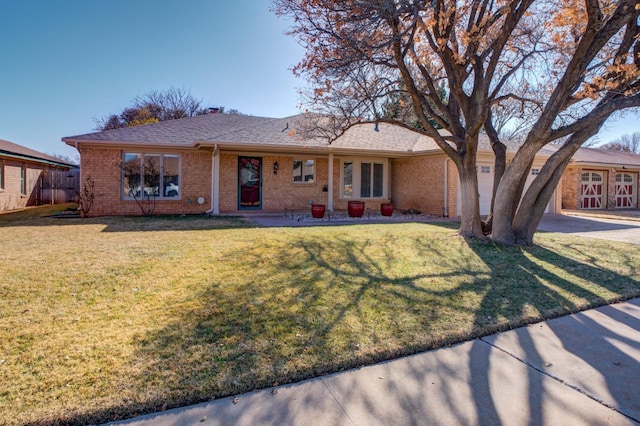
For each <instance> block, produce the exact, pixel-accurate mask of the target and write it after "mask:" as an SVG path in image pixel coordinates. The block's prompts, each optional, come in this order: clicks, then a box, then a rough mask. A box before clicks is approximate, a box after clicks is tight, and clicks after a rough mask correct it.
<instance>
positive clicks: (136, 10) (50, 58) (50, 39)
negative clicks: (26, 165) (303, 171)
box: [0, 0, 640, 158]
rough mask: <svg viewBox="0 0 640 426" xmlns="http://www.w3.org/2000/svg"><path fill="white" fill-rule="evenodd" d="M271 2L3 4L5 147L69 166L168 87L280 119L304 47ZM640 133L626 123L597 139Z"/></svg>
mask: <svg viewBox="0 0 640 426" xmlns="http://www.w3.org/2000/svg"><path fill="white" fill-rule="evenodd" d="M269 8H270V2H269V0H229V1H220V0H187V1H175V0H171V1H169V0H135V1H132V0H104V1H99V0H0V17H2V24H1V25H0V58H1V60H0V139H5V140H9V141H11V142H15V143H18V144H21V145H25V146H28V147H30V148H33V149H36V150H38V151H42V152H45V153H50V154H51V153H58V154H63V155H68V156H70V157H71V158H75V156H76V155H77V152H76V151H75V149H73V148H71V147H68V146H66V145H65V144H63V143H62V142H61V141H60V139H61V138H62V137H64V136H72V135H77V134H82V133H88V132H91V131H93V130H94V128H95V122H94V118H100V117H103V116H105V115H108V114H111V113H119V112H121V111H122V109H123V108H125V107H126V106H128V104H129V102H130V101H131V99H133V98H134V97H136V96H138V95H142V94H144V93H146V92H148V91H150V90H166V89H168V88H169V87H171V86H174V87H177V88H182V89H185V90H188V91H190V92H191V93H192V94H193V95H194V96H195V97H197V98H201V99H202V100H203V106H206V107H208V106H224V107H225V108H227V109H230V108H234V109H237V110H239V111H240V112H243V113H246V114H252V115H256V116H268V117H285V116H289V115H293V114H296V113H298V112H299V111H298V109H297V104H298V96H297V88H298V87H301V86H303V85H304V81H302V80H300V79H297V78H295V77H294V76H293V75H292V74H291V71H290V68H291V67H292V66H293V65H295V64H296V63H297V62H298V61H299V60H300V59H301V58H302V55H303V50H302V48H301V47H300V46H299V45H298V44H297V43H296V42H295V41H294V40H293V39H292V38H291V37H288V36H286V35H285V34H284V32H285V31H286V29H287V28H288V26H289V23H288V22H287V21H286V20H283V19H282V18H278V17H276V16H275V15H274V14H273V13H272V12H270V10H269ZM638 130H640V114H639V113H635V114H626V117H625V118H624V119H621V120H618V121H615V122H612V123H611V124H609V125H607V129H605V131H604V132H603V133H602V134H601V135H600V136H599V138H600V139H601V140H602V141H603V142H606V141H608V140H610V139H612V138H615V137H617V136H619V135H621V134H624V133H632V132H634V131H638Z"/></svg>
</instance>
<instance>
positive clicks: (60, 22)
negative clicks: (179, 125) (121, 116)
mask: <svg viewBox="0 0 640 426" xmlns="http://www.w3.org/2000/svg"><path fill="white" fill-rule="evenodd" d="M269 8H270V2H269V1H268V0H232V1H219V0H188V1H175V0H171V1H167V0H135V1H131V0H107V1H98V0H2V1H0V16H1V17H2V24H1V25H0V58H1V60H0V139H5V140H9V141H11V142H15V143H18V144H21V145H25V146H28V147H30V148H33V149H36V150H38V151H42V152H46V153H60V154H64V155H69V156H71V157H72V158H73V157H75V156H76V155H77V152H76V151H75V149H74V148H71V147H68V146H66V145H65V144H63V143H62V142H61V141H60V139H61V138H62V137H64V136H71V135H76V134H82V133H88V132H91V131H93V130H94V128H95V122H94V118H99V117H103V116H105V115H108V114H110V113H119V112H121V111H122V109H123V108H124V107H126V106H128V104H129V102H130V100H131V99H132V98H134V97H135V96H137V95H141V94H144V93H146V92H148V91H150V90H154V89H157V90H165V89H168V88H169V87H171V86H174V87H178V88H183V89H186V90H188V91H190V92H191V93H192V94H193V95H194V96H195V97H197V98H201V99H202V100H203V106H205V107H208V106H224V107H225V108H227V109H230V108H234V109H237V110H239V111H240V112H243V113H247V114H252V115H256V116H268V117H285V116H288V115H293V114H296V113H298V110H297V108H296V106H297V103H298V96H297V88H298V87H301V86H303V85H304V81H303V80H300V79H298V78H295V77H294V76H293V75H292V74H291V71H290V68H291V67H292V66H293V65H295V64H296V63H297V62H298V61H299V60H300V59H301V58H302V55H303V50H302V48H301V47H300V46H299V45H298V44H297V43H296V42H295V41H294V40H293V39H292V38H291V37H288V36H286V35H285V34H284V32H285V31H286V29H287V28H288V26H289V23H288V22H287V21H286V20H284V19H282V18H278V17H277V16H275V15H274V14H273V13H271V12H270V11H269Z"/></svg>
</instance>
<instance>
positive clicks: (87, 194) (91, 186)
mask: <svg viewBox="0 0 640 426" xmlns="http://www.w3.org/2000/svg"><path fill="white" fill-rule="evenodd" d="M94 199H95V182H94V181H93V178H92V177H91V175H88V176H87V178H86V179H85V181H84V182H83V183H82V189H81V190H80V192H79V193H78V204H79V209H80V216H81V217H87V215H88V214H89V211H90V210H91V207H92V206H93V200H94Z"/></svg>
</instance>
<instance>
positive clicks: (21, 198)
mask: <svg viewBox="0 0 640 426" xmlns="http://www.w3.org/2000/svg"><path fill="white" fill-rule="evenodd" d="M23 166H24V167H25V177H26V182H25V183H26V191H25V193H24V194H22V193H21V191H20V180H21V179H20V172H21V170H22V167H23ZM0 167H2V171H1V173H3V176H2V177H3V181H2V187H1V188H0V211H6V210H15V209H20V208H24V207H29V206H35V205H38V203H39V200H40V195H41V194H40V182H39V180H40V177H41V176H42V172H43V170H44V169H45V166H44V165H41V164H37V163H30V162H23V161H20V160H16V159H10V158H3V159H1V160H0Z"/></svg>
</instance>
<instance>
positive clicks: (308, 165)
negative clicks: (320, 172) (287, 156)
mask: <svg viewBox="0 0 640 426" xmlns="http://www.w3.org/2000/svg"><path fill="white" fill-rule="evenodd" d="M293 181H294V182H304V183H314V182H315V181H316V161H315V160H311V159H294V160H293Z"/></svg>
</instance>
